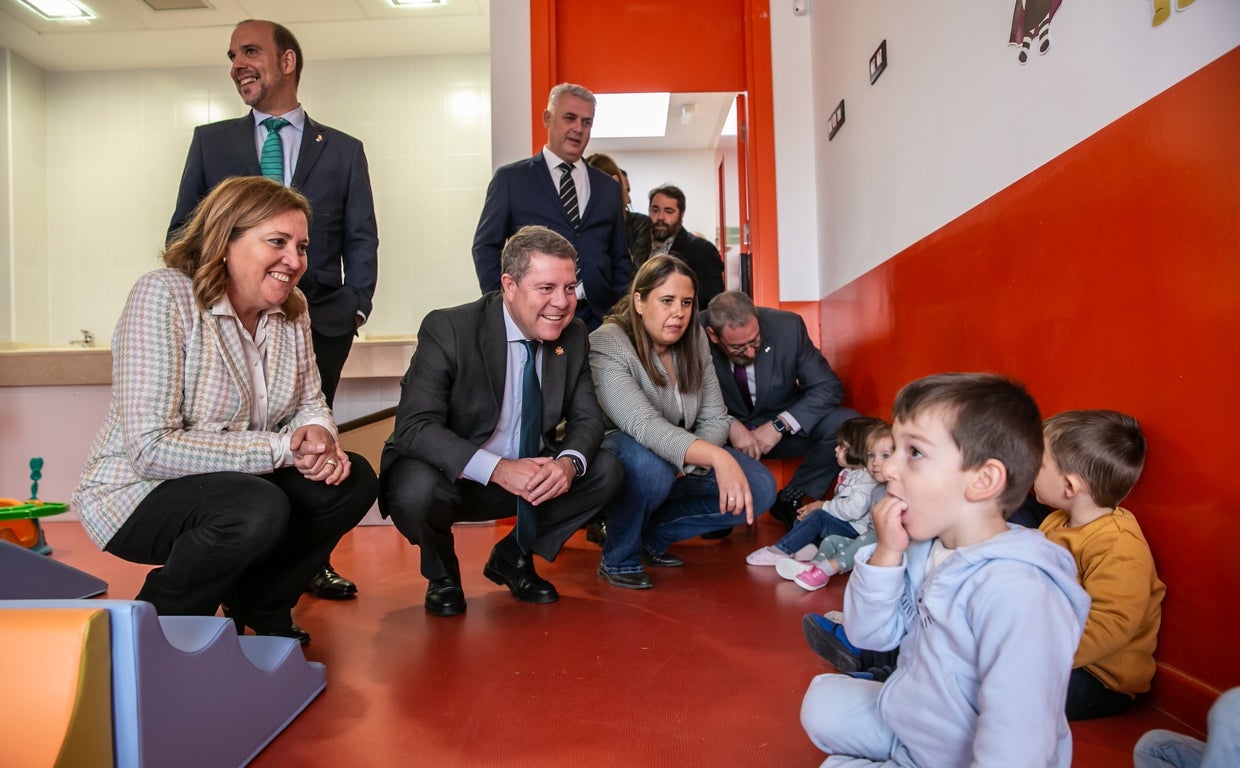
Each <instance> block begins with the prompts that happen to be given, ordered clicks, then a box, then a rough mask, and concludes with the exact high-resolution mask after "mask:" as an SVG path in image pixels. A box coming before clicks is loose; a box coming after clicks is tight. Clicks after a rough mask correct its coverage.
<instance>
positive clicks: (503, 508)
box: [379, 449, 624, 581]
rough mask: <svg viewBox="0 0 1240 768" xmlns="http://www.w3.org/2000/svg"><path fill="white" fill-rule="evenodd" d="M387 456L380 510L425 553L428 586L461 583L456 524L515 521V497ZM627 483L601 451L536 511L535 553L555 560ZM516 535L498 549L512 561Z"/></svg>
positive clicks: (420, 463)
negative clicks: (436, 582) (449, 581)
mask: <svg viewBox="0 0 1240 768" xmlns="http://www.w3.org/2000/svg"><path fill="white" fill-rule="evenodd" d="M388 451H389V453H387V455H385V456H384V460H383V472H382V474H381V476H380V478H379V511H380V512H382V513H383V515H384V516H385V517H390V518H392V522H393V523H394V524H395V525H396V529H397V530H398V531H400V532H401V533H402V534H404V536H405V538H406V539H408V540H409V543H410V544H416V545H418V546H419V547H421V548H422V575H423V576H424V577H426V579H427V581H433V580H435V579H443V578H452V579H456V580H457V581H460V579H461V564H460V561H458V560H457V557H456V547H455V545H454V539H453V536H452V524H453V523H459V522H479V521H483V520H498V519H500V518H504V517H511V516H513V515H515V514H516V513H517V497H516V496H514V495H512V494H511V493H508V492H507V491H505V490H504V489H503V488H501V487H499V486H498V485H495V484H494V483H489V484H487V485H480V484H479V483H475V482H473V481H472V480H466V479H464V478H462V479H459V480H457V481H456V482H450V481H449V480H448V478H447V477H446V476H445V475H444V473H443V472H440V471H439V469H438V468H436V467H433V466H431V465H430V464H427V463H425V462H423V461H419V460H417V459H410V458H401V457H394V456H393V455H391V453H390V449H388ZM623 481H624V470H623V469H622V468H621V467H620V462H619V461H617V460H616V458H615V457H614V456H612V455H611V454H610V453H607V452H606V451H599V452H598V455H597V456H595V457H594V460H593V461H591V462H590V466H589V469H588V470H587V471H586V474H585V476H584V477H579V478H577V479H575V480H573V485H572V488H570V489H569V490H568V493H565V494H564V495H562V496H559V497H557V498H554V499H551V500H550V501H546V502H543V503H542V504H540V505H539V506H537V507H535V508H534V514H535V515H537V517H538V533H537V535H536V537H535V539H534V553H535V554H538V555H541V556H542V557H543V558H544V559H546V560H548V561H551V560H555V557H556V555H558V554H559V553H560V548H561V547H563V546H564V542H565V541H568V537H569V536H572V535H573V532H574V531H576V530H577V529H578V528H580V527H581V526H582V525H583V524H585V523H586V522H587V521H588V520H590V519H591V518H593V517H594V516H595V515H596V514H598V513H599V512H600V511H602V509H603V507H604V506H605V505H606V504H607V502H608V501H609V500H611V497H612V496H613V495H615V493H616V492H617V491H618V490H619V489H620V485H621V484H622V483H623ZM515 530H516V529H515V528H514V529H513V531H514V532H513V533H510V534H509V538H512V539H513V541H512V542H507V543H502V544H501V545H497V547H498V548H499V550H500V552H501V554H503V555H504V556H505V557H507V558H508V559H509V560H511V559H512V558H511V556H509V554H508V553H509V552H512V553H515V552H517V551H518V550H517V549H516V548H515V547H514V546H513V544H515Z"/></svg>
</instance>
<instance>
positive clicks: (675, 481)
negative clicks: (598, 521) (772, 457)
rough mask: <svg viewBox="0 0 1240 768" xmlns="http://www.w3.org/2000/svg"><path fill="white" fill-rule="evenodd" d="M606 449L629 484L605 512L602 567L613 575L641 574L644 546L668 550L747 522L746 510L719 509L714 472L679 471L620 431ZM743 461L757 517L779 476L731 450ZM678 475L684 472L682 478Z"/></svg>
mask: <svg viewBox="0 0 1240 768" xmlns="http://www.w3.org/2000/svg"><path fill="white" fill-rule="evenodd" d="M603 448H605V449H606V450H608V451H610V452H611V453H613V454H615V456H616V458H618V459H620V463H621V464H623V465H624V487H623V488H622V489H621V491H620V493H619V494H618V495H617V496H616V497H615V498H613V499H612V502H611V504H609V505H608V507H607V510H606V512H605V513H604V515H605V519H606V521H607V539H606V541H605V542H604V544H603V569H604V570H606V571H608V572H610V573H641V572H643V571H644V570H645V569H644V568H643V567H642V559H641V558H642V547H643V546H644V547H646V548H647V549H649V550H651V551H653V552H656V553H658V554H663V553H665V552H667V548H668V547H669V546H671V545H672V544H673V543H674V542H677V541H684V540H685V539H691V538H693V537H694V536H698V535H701V534H703V533H707V532H709V531H718V530H722V529H724V528H730V527H732V526H733V525H736V524H737V523H743V522H745V516H744V514H739V515H726V514H723V513H722V512H720V511H719V484H718V483H717V482H716V481H715V473H714V471H713V470H712V471H710V472H707V473H706V474H702V475H680V467H676V466H673V465H672V464H670V463H669V462H667V461H664V460H663V459H662V458H661V457H659V456H658V455H657V454H655V453H654V452H653V451H651V450H650V449H649V448H646V447H645V446H644V445H642V444H641V443H639V442H637V441H636V440H634V439H633V438H632V437H630V436H629V435H627V434H626V433H624V432H621V431H620V430H618V429H616V430H612V431H611V432H608V433H607V435H606V436H605V437H604V438H603ZM725 450H727V451H728V453H729V454H731V455H732V458H734V459H736V462H737V463H738V464H740V467H741V471H742V472H744V473H745V481H746V482H748V483H749V492H750V494H751V495H752V496H753V508H754V516H755V517H756V516H757V515H760V514H762V513H763V512H765V511H766V510H767V509H770V507H771V505H772V504H774V503H775V490H776V489H775V478H774V477H773V476H772V475H771V472H770V470H768V469H767V468H766V467H764V466H762V463H761V462H759V461H757V460H755V459H751V458H749V457H748V456H746V455H745V454H743V453H741V452H740V451H737V450H735V449H733V448H726V449H725ZM678 475H679V476H678Z"/></svg>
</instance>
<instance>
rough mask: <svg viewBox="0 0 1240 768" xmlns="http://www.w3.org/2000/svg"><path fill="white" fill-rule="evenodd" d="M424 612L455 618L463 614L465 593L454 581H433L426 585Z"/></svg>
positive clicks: (457, 582)
mask: <svg viewBox="0 0 1240 768" xmlns="http://www.w3.org/2000/svg"><path fill="white" fill-rule="evenodd" d="M426 612H427V613H431V614H434V615H436V616H456V615H457V614H459V613H464V612H465V591H464V590H462V589H461V583H460V582H459V581H457V580H456V579H449V578H444V579H433V580H432V581H431V583H430V584H427V585H426Z"/></svg>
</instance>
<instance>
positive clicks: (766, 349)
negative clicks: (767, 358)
mask: <svg viewBox="0 0 1240 768" xmlns="http://www.w3.org/2000/svg"><path fill="white" fill-rule="evenodd" d="M762 351H763V352H770V351H771V348H770V347H763V348H762Z"/></svg>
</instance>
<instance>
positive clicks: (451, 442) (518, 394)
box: [379, 226, 624, 616]
mask: <svg viewBox="0 0 1240 768" xmlns="http://www.w3.org/2000/svg"><path fill="white" fill-rule="evenodd" d="M575 256H576V254H575V252H574V251H573V247H572V245H570V244H569V242H568V241H567V240H565V239H564V238H563V237H561V236H560V235H558V234H556V233H555V232H552V231H551V230H549V229H547V228H546V227H538V226H529V227H522V228H521V229H520V230H518V231H517V232H516V234H514V235H513V236H512V237H510V238H509V239H508V242H507V244H506V245H505V246H504V250H503V254H502V257H501V258H502V263H503V272H502V275H501V277H500V285H501V289H500V290H499V291H492V292H489V293H487V294H486V295H484V296H483V297H482V298H481V299H478V300H477V301H474V302H471V303H469V304H464V305H462V306H459V307H453V308H451V309H440V310H435V311H433V312H431V313H430V314H428V315H427V316H426V318H425V319H424V320H423V321H422V328H421V329H420V330H419V331H418V348H417V351H416V352H415V353H414V355H413V359H412V361H410V364H409V371H408V372H407V373H406V374H405V377H404V379H403V380H402V381H401V395H400V405H399V406H397V411H396V428H395V430H394V431H393V432H392V436H391V437H390V438H388V441H387V445H386V446H385V447H384V449H383V458H382V461H381V464H380V466H381V471H380V478H381V479H380V481H379V482H380V487H379V509H380V511H381V512H382V513H383V514H384V515H385V516H389V517H391V518H392V522H393V523H395V524H396V528H397V529H398V530H399V531H400V532H401V533H403V534H404V535H405V537H406V538H407V539H409V542H410V543H411V544H417V545H418V546H420V547H421V548H422V575H423V576H425V577H426V580H427V582H428V584H427V588H426V603H425V605H426V610H427V611H428V612H430V613H432V614H434V615H436V616H455V615H456V614H459V613H461V612H463V611H464V610H465V593H464V591H463V590H462V588H461V566H460V562H459V561H458V560H457V557H456V550H455V548H454V546H453V538H452V524H453V523H456V522H460V521H466V520H468V521H479V520H495V519H498V518H502V517H509V516H511V515H513V514H515V515H516V516H517V525H516V527H514V528H513V530H512V531H511V532H510V533H509V534H508V535H507V536H505V537H504V538H502V539H500V541H499V542H498V543H497V544H496V545H495V548H494V549H493V550H492V551H491V556H490V558H489V559H488V560H487V563H486V567H485V568H483V571H482V573H483V575H484V576H486V577H487V578H488V579H490V580H491V581H494V582H495V583H496V584H503V585H506V586H507V587H508V590H509V591H510V592H511V593H512V596H513V597H515V598H517V599H518V600H522V601H525V602H530V603H550V602H554V601H555V600H558V599H559V594H558V593H557V592H556V589H555V587H554V586H553V585H552V584H551V583H550V582H548V581H547V580H546V579H543V578H542V577H541V576H539V575H538V574H537V573H536V572H535V570H534V555H535V554H538V555H541V556H542V557H543V558H544V559H546V560H554V559H555V556H556V555H557V554H558V553H559V551H560V548H561V547H563V546H564V542H565V541H567V540H568V537H569V536H571V535H572V533H573V532H574V531H576V530H577V529H578V528H579V527H581V525H582V524H583V523H584V522H585V521H587V520H589V519H590V518H591V517H593V516H594V515H595V514H597V513H598V512H600V511H601V510H602V509H603V507H604V506H605V505H606V504H607V502H608V501H609V500H610V499H611V497H612V496H613V495H614V494H615V493H616V491H617V490H619V488H620V485H621V483H622V482H623V480H624V474H623V472H624V470H623V469H622V468H621V466H620V462H619V461H617V460H616V458H615V457H614V456H612V455H611V454H610V453H608V452H607V451H600V450H599V445H600V443H601V442H602V440H603V414H602V411H601V410H600V409H599V405H598V401H597V400H595V399H594V384H593V380H592V379H591V374H590V359H589V345H588V343H587V338H586V329H585V326H584V325H583V324H582V323H581V322H579V321H578V320H576V319H574V317H573V310H574V309H576V307H577V296H576V287H577V285H576V284H577V279H576V276H575V266H576V259H575ZM535 377H536V378H535ZM535 398H537V399H535ZM561 425H562V428H563V429H562V431H561V430H560V428H561Z"/></svg>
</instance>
